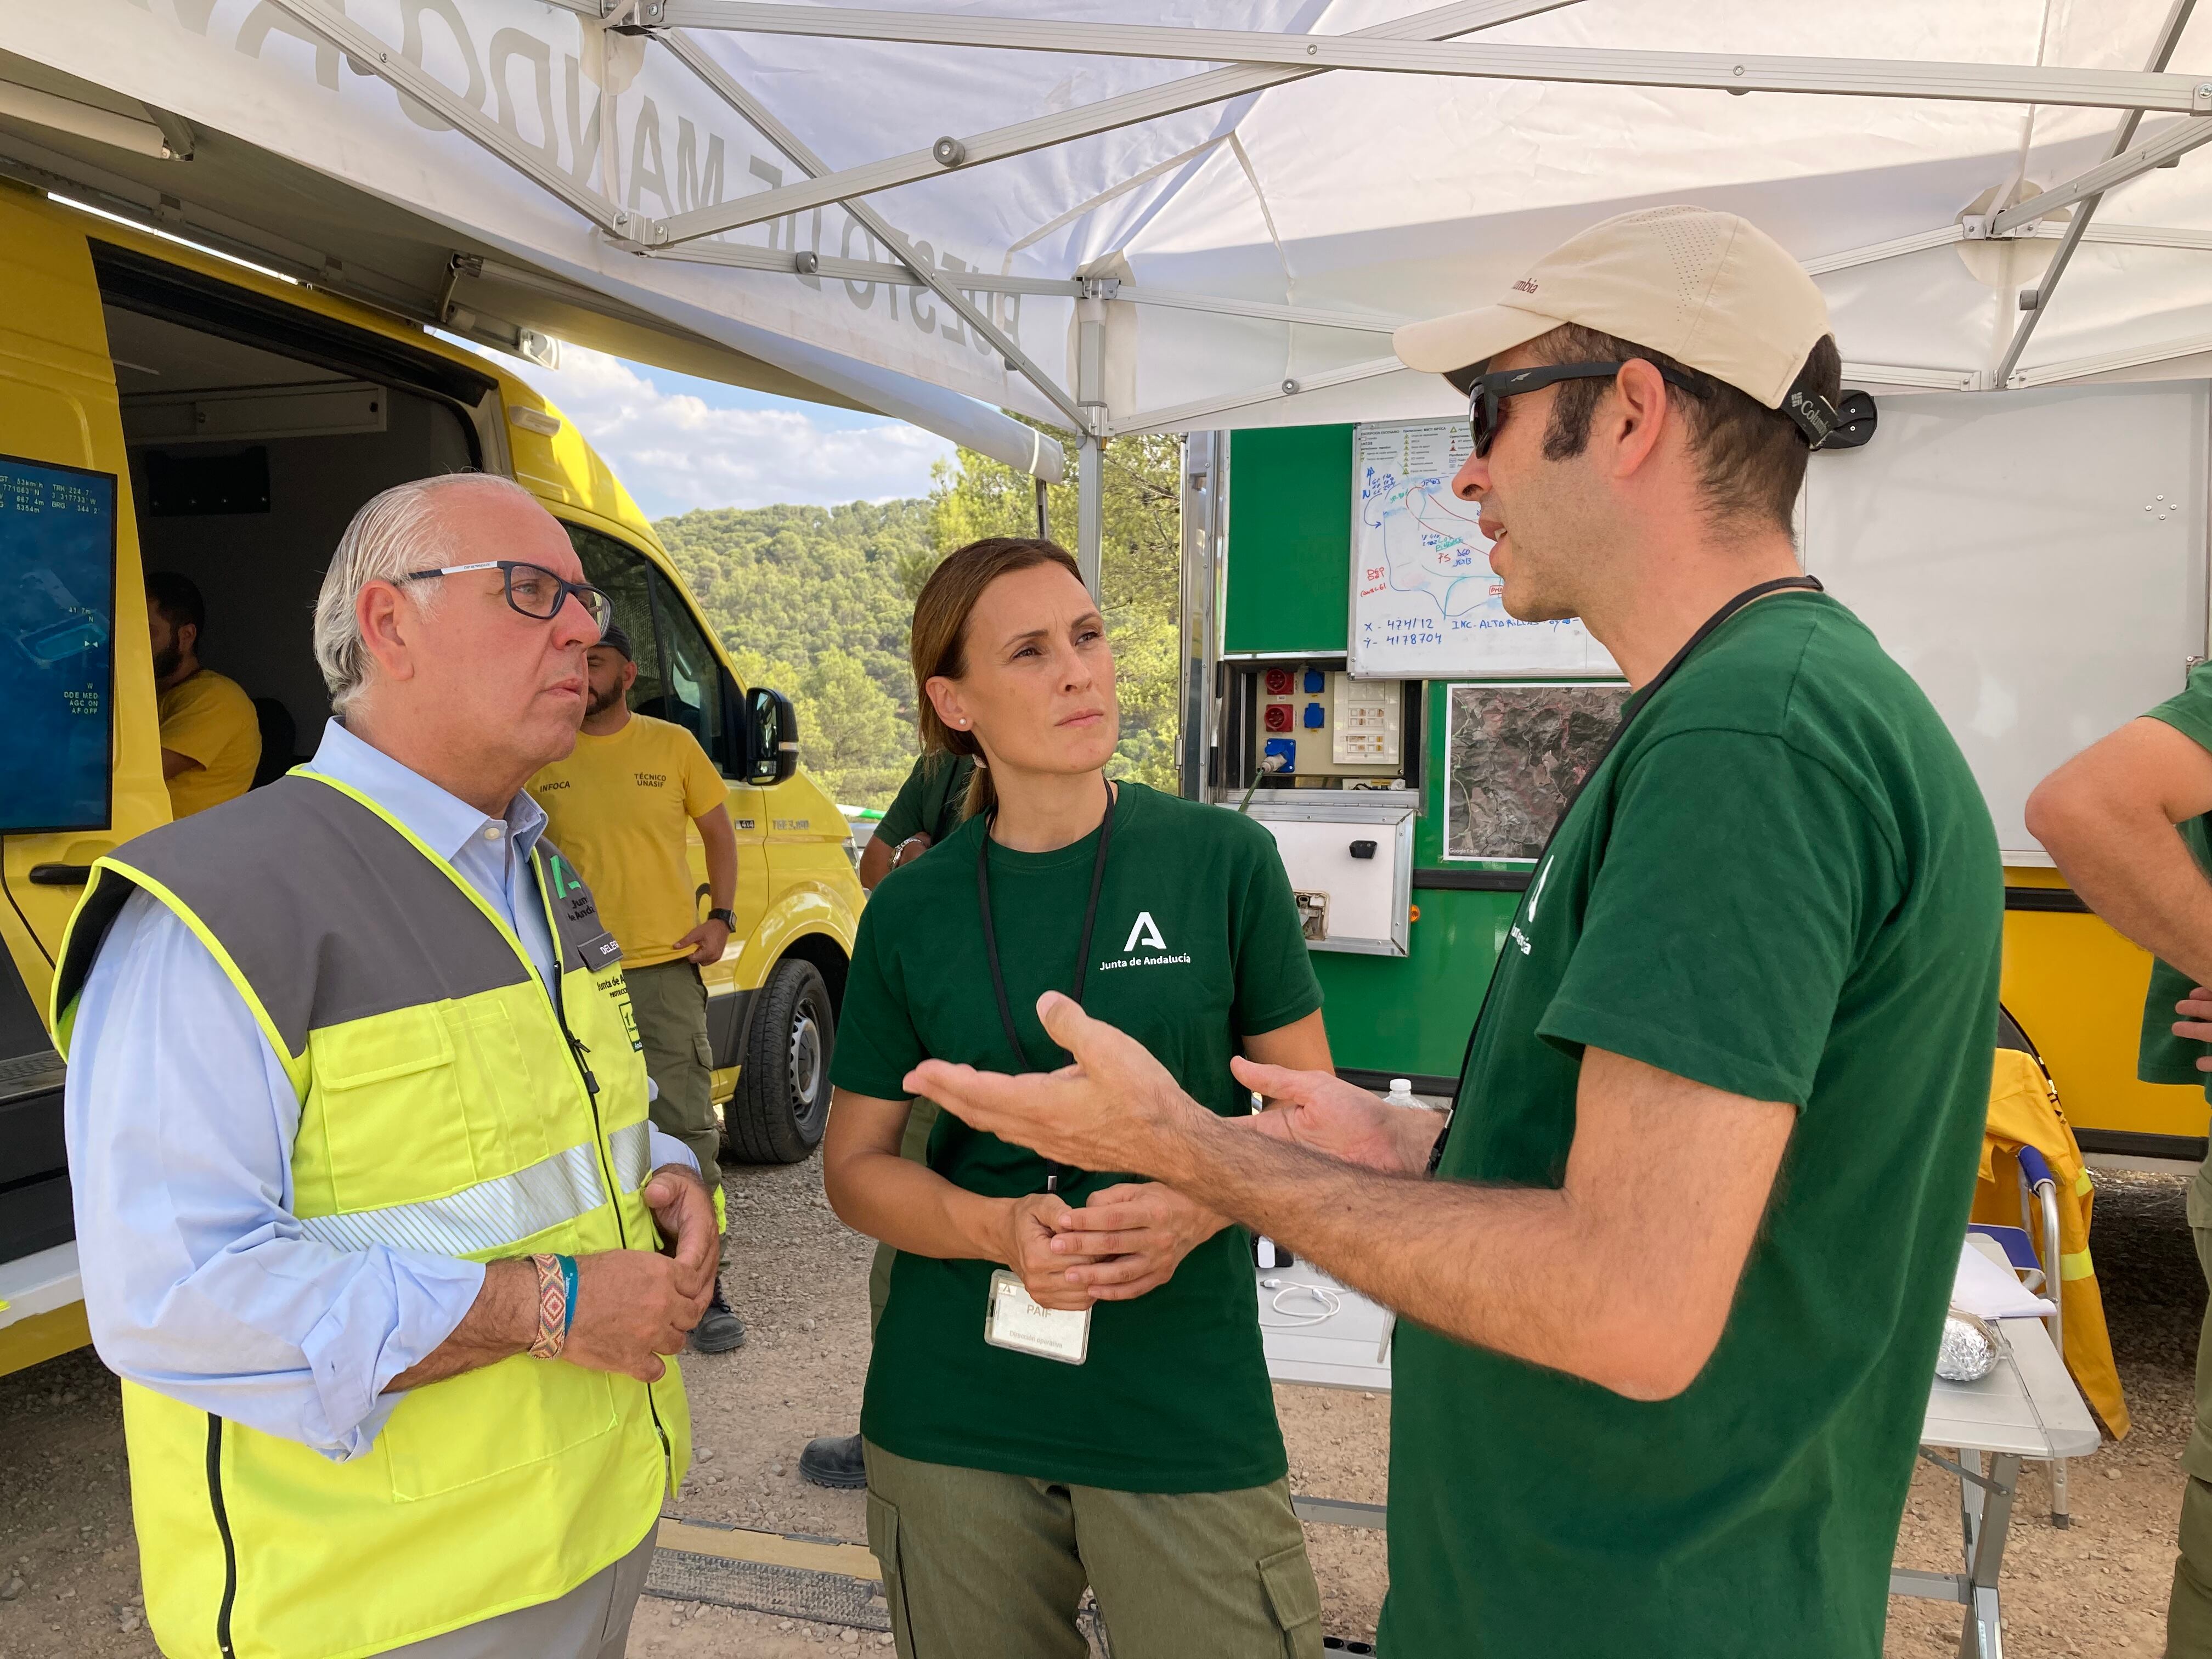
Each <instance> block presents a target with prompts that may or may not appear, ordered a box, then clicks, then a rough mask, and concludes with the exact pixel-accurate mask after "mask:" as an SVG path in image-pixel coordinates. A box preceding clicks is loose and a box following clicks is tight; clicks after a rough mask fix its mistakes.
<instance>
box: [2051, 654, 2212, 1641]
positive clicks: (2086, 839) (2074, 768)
mask: <svg viewBox="0 0 2212 1659" xmlns="http://www.w3.org/2000/svg"><path fill="white" fill-rule="evenodd" d="M2207 813H2212V664H2203V663H2200V664H2198V665H2197V666H2196V667H2194V668H2192V669H2191V670H2190V672H2189V678H2188V682H2187V684H2186V685H2185V688H2184V689H2183V690H2182V692H2181V694H2180V695H2179V696H2175V697H2172V698H2170V699H2168V700H2167V701H2166V702H2162V703H2160V705H2159V706H2158V707H2157V708H2154V709H2152V710H2151V711H2150V712H2149V713H2148V714H2145V715H2144V716H2142V718H2141V719H2140V720H2130V721H2129V722H2128V724H2126V725H2125V726H2122V727H2121V728H2120V729H2119V730H2118V731H2117V732H2113V733H2112V734H2111V735H2110V736H2109V737H2106V738H2102V739H2100V741H2098V742H2096V743H2093V744H2091V745H2090V746H2089V747H2088V748H2087V749H2085V750H2082V751H2081V753H2080V754H2078V755H2076V756H2075V757H2074V758H2073V759H2072V760H2070V761H2068V762H2067V763H2066V764H2065V765H2063V766H2062V767H2060V768H2059V769H2057V771H2055V772H2053V773H2052V774H2051V775H2050V776H2049V777H2047V778H2045V780H2044V781H2042V782H2041V783H2039V784H2038V785H2037V786H2036V788H2035V793H2033V794H2032V795H2030V796H2029V797H2028V798H2027V828H2028V833H2029V834H2031V835H2033V836H2034V837H2035V838H2036V839H2037V840H2038V841H2039V842H2042V843H2043V846H2044V849H2045V851H2046V852H2048V853H2049V854H2051V858H2052V859H2053V860H2056V861H2057V866H2058V869H2059V873H2061V874H2062V875H2063V876H2064V877H2065V878H2066V879H2067V881H2068V882H2069V884H2071V885H2072V886H2073V889H2074V890H2075V892H2076V893H2078V894H2080V895H2081V898H2082V899H2083V901H2084V902H2087V904H2088V906H2089V908H2091V909H2093V910H2094V911H2095V912H2096V913H2097V914H2098V915H2100V916H2102V917H2103V918H2104V919H2105V920H2106V921H2107V922H2109V923H2111V924H2112V927H2115V928H2117V929H2118V931H2119V932H2120V933H2124V934H2125V935H2126V936H2127V937H2128V938H2129V939H2133V940H2134V941H2135V942H2136V944H2137V945H2142V948H2143V949H2144V950H2146V951H2149V952H2151V954H2152V956H2153V957H2154V961H2153V962H2152V963H2151V969H2150V984H2149V986H2148V989H2147V990H2146V991H2145V993H2144V995H2143V1013H2142V1037H2141V1039H2140V1042H2139V1047H2138V1049H2137V1053H2136V1076H2137V1077H2139V1078H2141V1079H2142V1080H2143V1081H2144V1082H2145V1083H2193V1084H2199V1085H2203V1086H2204V1088H2205V1091H2206V1093H2207V1094H2208V1095H2212V1079H2208V1078H2207V1077H2206V1075H2205V1073H2208V1072H2212V1048H2207V1047H2206V1046H2205V1045H2206V1044H2207V1043H2209V1042H2212V990H2207V989H2205V988H2204V987H2207V986H2212V879H2208V872H2212V819H2208V818H2207V817H2206V816H2205V815H2206V814H2207ZM2177 829H2179V834H2177V833H2175V832H2176V830H2177ZM2177 1014H2179V1015H2180V1016H2181V1018H2179V1019H2178V1020H2177V1019H2176V1018H2174V1016H2175V1015H2177ZM2207 1170H2212V1162H2208V1163H2207V1164H2204V1165H2202V1166H2200V1167H2199V1169H2198V1170H2197V1179H2196V1180H2195V1181H2194V1182H2191V1183H2190V1188H2189V1199H2188V1214H2189V1230H2190V1231H2191V1233H2192V1234H2194V1235H2195V1237H2196V1240H2197V1261H2198V1263H2199V1265H2200V1266H2202V1267H2203V1270H2204V1276H2205V1278H2206V1279H2207V1280H2208V1281H2212V1175H2208V1174H2207V1173H2206V1171H2207ZM2181 1467H2182V1470H2183V1472H2184V1473H2185V1474H2186V1475H2187V1476H2188V1484H2187V1485H2186V1486H2184V1487H2183V1488H2182V1493H2181V1532H2180V1545H2181V1548H2180V1553H2179V1558H2178V1559H2176V1560H2175V1562H2174V1565H2173V1589H2172V1594H2171V1595H2170V1596H2169V1598H2168V1600H2167V1602H2166V1652H2167V1653H2169V1654H2171V1655H2173V1656H2175V1659H2212V1312H2208V1313H2207V1315H2206V1316H2205V1320H2204V1324H2203V1329H2202V1330H2201V1331H2200V1332H2199V1333H2198V1334H2197V1426H2196V1428H2195V1429H2194V1431H2192V1432H2191V1435H2190V1437H2189V1444H2188V1446H2187V1448H2186V1449H2184V1451H2183V1452H2182V1454H2181Z"/></svg>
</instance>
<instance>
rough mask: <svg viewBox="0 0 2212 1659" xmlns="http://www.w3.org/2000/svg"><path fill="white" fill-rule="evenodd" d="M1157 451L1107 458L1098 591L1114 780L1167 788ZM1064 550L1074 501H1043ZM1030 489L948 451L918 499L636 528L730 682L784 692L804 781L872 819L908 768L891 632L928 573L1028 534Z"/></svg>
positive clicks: (1162, 486)
mask: <svg viewBox="0 0 2212 1659" xmlns="http://www.w3.org/2000/svg"><path fill="white" fill-rule="evenodd" d="M1180 454H1181V448H1180V445H1179V442H1178V441H1177V440H1176V439H1173V438H1125V439H1116V440H1115V441H1112V442H1111V443H1109V445H1108V447H1107V455H1106V468H1105V472H1106V490H1105V538H1104V540H1105V546H1104V553H1103V575H1102V586H1103V588H1104V590H1105V593H1104V600H1105V611H1106V618H1107V623H1108V626H1109V629H1110V630H1111V632H1112V634H1113V636H1114V642H1115V658H1116V660H1117V662H1118V665H1119V670H1120V680H1121V757H1120V760H1119V762H1118V763H1117V764H1116V765H1115V769H1114V770H1115V775H1117V776H1128V777H1135V778H1139V779H1141V780H1143V781H1146V782H1147V783H1152V784H1155V785H1157V786H1158V787H1162V788H1165V789H1170V790H1172V789H1173V788H1174V787H1175V717H1176V706H1175V705H1176V698H1175V659H1176V551H1177V547H1178V540H1177V537H1178V531H1177V521H1176V507H1177V500H1178V496H1177V483H1178V480H1177V477H1176V469H1177V465H1178V463H1179V459H1180ZM1049 512H1050V520H1051V527H1052V532H1053V535H1054V538H1055V539H1057V540H1059V541H1060V543H1062V544H1064V545H1066V546H1068V547H1070V548H1072V547H1073V546H1074V544H1075V512H1076V500H1075V491H1074V490H1073V489H1072V488H1055V489H1054V490H1053V491H1052V492H1051V503H1050V508H1049ZM653 528H654V529H655V530H657V531H658V532H659V534H660V538H661V540H662V542H663V543H664V544H665V545H666V546H667V548H668V550H669V553H670V555H671V556H672V557H673V558H674V560H675V562H676V567H677V568H678V570H680V571H681V572H683V574H684V581H685V582H686V583H687V584H688V585H689V586H690V589H691V591H692V592H694V593H695V594H696V595H697V596H698V598H699V601H700V603H701V605H702V606H703V607H704V609H705V611H706V613H707V619H708V622H709V623H711V624H712V625H713V626H714V629H715V631H716V632H717V633H719V634H720V635H721V638H722V641H723V643H724V645H725V646H726V647H727V648H728V649H729V651H730V653H731V655H732V658H733V659H735V661H736V663H737V667H738V674H739V676H740V677H741V678H743V679H744V681H745V683H746V684H761V685H772V686H775V688H776V689H777V690H781V691H785V692H787V693H788V694H789V695H790V696H791V698H792V701H793V702H794V703H795V704H796V705H797V707H798V711H799V743H800V746H801V752H802V753H803V755H804V757H805V763H806V766H807V769H808V770H809V771H811V772H812V773H813V774H814V775H816V776H817V777H818V778H820V779H821V780H822V781H823V787H826V788H827V789H829V793H831V794H833V795H835V796H836V798H837V799H839V800H840V801H842V802H845V803H847V804H848V805H863V806H881V805H884V803H886V802H887V801H889V800H890V798H891V795H892V794H893V793H895V792H896V790H897V788H898V786H899V783H900V781H901V780H902V779H903V778H904V777H905V775H906V772H907V769H908V767H909V766H910V765H912V764H913V761H914V756H915V723H914V682H913V675H912V671H911V670H910V669H909V668H908V664H907V655H906V652H907V627H908V621H909V619H910V618H911V617H912V614H913V607H914V595H915V593H916V592H920V591H921V584H922V583H923V581H924V580H927V577H928V575H929V573H930V571H931V570H933V569H934V568H936V564H937V561H938V560H939V558H941V557H942V556H944V555H945V553H948V552H950V551H951V550H952V549H954V548H955V547H957V546H959V545H960V544H962V543H963V542H966V541H969V540H972V539H974V538H976V537H978V536H990V535H1028V534H1032V533H1034V532H1035V528H1036V507H1035V504H1034V501H1033V499H1032V496H1031V495H1030V482H1029V480H1028V479H1027V478H1025V477H1018V476H1017V475H1015V474H1014V473H1012V471H1010V470H1009V469H1008V468H1006V467H1003V466H1001V465H999V464H998V463H996V462H994V461H990V460H987V459H984V458H983V457H981V456H979V455H975V454H971V453H969V452H968V451H966V450H963V451H961V452H960V455H959V461H958V465H957V466H940V467H939V470H938V474H937V481H936V484H935V487H934V488H933V490H932V491H931V493H930V495H929V497H928V498H927V500H921V501H880V502H877V501H854V502H851V503H848V505H845V506H842V507H717V508H713V509H706V510H702V511H697V512H692V513H682V514H679V515H678V516H676V517H673V518H667V519H663V520H660V521H659V523H657V524H656V525H655V526H653Z"/></svg>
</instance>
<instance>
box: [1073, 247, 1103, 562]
mask: <svg viewBox="0 0 2212 1659" xmlns="http://www.w3.org/2000/svg"><path fill="white" fill-rule="evenodd" d="M1085 288H1087V289H1089V290H1090V292H1088V293H1086V294H1085V295H1084V296H1083V298H1081V299H1080V300H1078V301H1076V302H1075V398H1076V402H1077V403H1078V404H1080V405H1081V407H1082V410H1083V416H1082V428H1083V429H1082V440H1081V442H1080V443H1079V445H1078V446H1077V448H1076V452H1075V476H1076V485H1075V564H1076V568H1078V569H1079V570H1080V571H1081V572H1082V573H1083V585H1084V586H1085V587H1087V588H1089V589H1090V590H1091V598H1092V599H1097V597H1098V594H1099V587H1098V573H1099V547H1100V544H1101V542H1102V541H1103V539H1104V532H1105V526H1106V502H1105V483H1106V477H1105V472H1106V469H1105V466H1104V465H1103V462H1104V459H1105V456H1104V453H1103V450H1102V449H1101V447H1100V442H1101V435H1102V434H1103V433H1104V432H1105V430H1106V418H1107V409H1106V301H1105V300H1104V299H1103V297H1102V290H1103V284H1102V283H1097V282H1089V283H1085Z"/></svg>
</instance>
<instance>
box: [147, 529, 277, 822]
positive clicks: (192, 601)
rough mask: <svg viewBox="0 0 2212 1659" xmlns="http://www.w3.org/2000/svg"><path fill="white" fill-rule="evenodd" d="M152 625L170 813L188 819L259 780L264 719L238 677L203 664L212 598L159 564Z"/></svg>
mask: <svg viewBox="0 0 2212 1659" xmlns="http://www.w3.org/2000/svg"><path fill="white" fill-rule="evenodd" d="M146 627H147V629H148V632H149V634H150V635H151V636H152V641H153V647H154V690H155V691H156V692H157V693H159V694H160V698H161V702H160V708H161V777H162V781H164V782H166V783H167V785H168V786H169V814H170V816H171V817H179V818H188V817H191V815H192V814H193V813H195V812H204V811H207V809H208V808H209V807H210V806H220V805H222V804H223V802H225V801H227V800H232V799H236V798H237V797H238V796H240V795H242V794H244V793H246V791H247V790H248V789H250V788H252V786H253V769H254V768H255V767H257V766H258V765H259V764H260V763H261V724H260V721H259V720H258V719H256V718H255V715H254V713H253V699H252V698H251V697H249V696H246V692H245V690H243V689H242V688H241V687H240V685H239V684H238V682H237V681H236V680H234V679H232V678H229V677H228V676H227V675H223V674H218V673H216V671H215V670H213V669H212V668H204V667H202V666H201V665H200V656H199V647H200V635H202V633H204V631H205V630H206V628H207V601H206V600H205V599H202V598H201V597H200V590H199V589H198V588H197V586H193V584H192V582H191V580H190V579H189V578H188V577H185V576H180V575H179V574H177V573H176V572H175V571H173V570H157V571H155V572H154V574H151V575H150V576H149V577H147V578H146Z"/></svg>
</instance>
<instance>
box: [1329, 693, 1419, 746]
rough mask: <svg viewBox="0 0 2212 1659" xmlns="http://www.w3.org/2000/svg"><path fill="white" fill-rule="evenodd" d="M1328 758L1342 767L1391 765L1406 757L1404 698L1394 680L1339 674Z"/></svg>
mask: <svg viewBox="0 0 2212 1659" xmlns="http://www.w3.org/2000/svg"><path fill="white" fill-rule="evenodd" d="M1331 678H1333V679H1334V680H1335V682H1336V684H1335V687H1334V691H1335V694H1336V695H1335V698H1334V702H1335V708H1334V714H1335V715H1336V719H1335V720H1334V723H1333V724H1334V730H1333V731H1332V732H1331V733H1330V744H1329V758H1330V759H1331V760H1333V761H1334V762H1335V763H1337V764H1338V765H1339V766H1390V767H1395V766H1397V765H1399V764H1401V761H1402V759H1403V757H1404V754H1405V732H1404V720H1405V697H1404V694H1403V692H1402V691H1401V690H1400V687H1399V684H1398V682H1397V681H1395V680H1355V679H1354V678H1352V676H1351V675H1349V674H1336V675H1332V676H1331Z"/></svg>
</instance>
